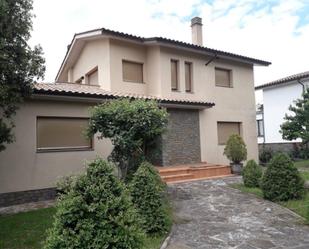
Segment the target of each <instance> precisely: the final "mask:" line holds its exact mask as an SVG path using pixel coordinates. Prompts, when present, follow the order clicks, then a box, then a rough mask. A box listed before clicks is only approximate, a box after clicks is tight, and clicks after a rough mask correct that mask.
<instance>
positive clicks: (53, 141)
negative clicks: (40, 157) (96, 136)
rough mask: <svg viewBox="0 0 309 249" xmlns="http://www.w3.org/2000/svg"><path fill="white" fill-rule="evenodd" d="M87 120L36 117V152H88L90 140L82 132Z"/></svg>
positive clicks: (90, 146) (90, 145) (90, 144)
mask: <svg viewBox="0 0 309 249" xmlns="http://www.w3.org/2000/svg"><path fill="white" fill-rule="evenodd" d="M88 122H89V119H88V118H66V117H37V150H38V151H62V150H64V151H65V150H89V149H91V148H92V141H91V139H87V138H86V137H85V135H84V131H85V129H86V127H87V126H88Z"/></svg>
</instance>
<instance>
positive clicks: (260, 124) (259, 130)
mask: <svg viewBox="0 0 309 249" xmlns="http://www.w3.org/2000/svg"><path fill="white" fill-rule="evenodd" d="M256 123H257V134H258V137H264V123H263V120H262V119H260V120H257V121H256Z"/></svg>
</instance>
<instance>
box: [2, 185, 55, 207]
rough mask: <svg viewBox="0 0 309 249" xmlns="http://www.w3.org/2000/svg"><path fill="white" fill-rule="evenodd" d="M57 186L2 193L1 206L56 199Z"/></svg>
mask: <svg viewBox="0 0 309 249" xmlns="http://www.w3.org/2000/svg"><path fill="white" fill-rule="evenodd" d="M56 195H57V192H56V189H55V188H46V189H36V190H29V191H19V192H11V193H3V194H0V207H8V206H12V205H18V204H24V203H28V202H37V201H45V200H52V199H55V198H56Z"/></svg>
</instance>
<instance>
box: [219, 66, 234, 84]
mask: <svg viewBox="0 0 309 249" xmlns="http://www.w3.org/2000/svg"><path fill="white" fill-rule="evenodd" d="M215 81H216V86H221V87H232V83H231V70H228V69H223V68H215Z"/></svg>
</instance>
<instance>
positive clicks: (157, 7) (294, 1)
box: [30, 0, 309, 102]
mask: <svg viewBox="0 0 309 249" xmlns="http://www.w3.org/2000/svg"><path fill="white" fill-rule="evenodd" d="M33 7H34V10H33V12H34V14H35V16H36V17H35V19H34V20H33V31H32V38H31V40H30V45H32V46H34V45H36V44H40V45H41V46H42V47H43V50H44V57H45V59H46V67H47V70H46V74H45V79H44V81H45V82H53V81H54V79H55V77H56V74H57V71H58V69H59V67H60V65H61V62H62V60H63V58H64V55H65V53H66V49H67V45H68V44H70V42H71V40H72V38H73V35H74V34H75V33H79V32H83V31H86V30H91V29H96V28H101V27H104V28H108V29H112V30H116V31H121V32H125V33H129V34H134V35H139V36H143V37H152V36H161V37H167V38H171V39H175V40H180V41H184V42H191V28H190V20H191V18H192V17H194V16H199V17H201V18H202V19H203V40H204V41H203V42H204V46H206V47H209V48H214V49H219V50H223V51H227V52H232V53H236V54H241V55H245V56H249V57H253V58H257V59H262V60H266V61H270V62H272V65H271V66H269V67H260V66H257V67H255V85H260V84H263V83H267V82H269V81H272V80H276V79H278V78H281V77H285V76H288V75H291V74H295V73H300V72H303V71H308V70H309V61H308V58H309V0H263V1H261V0H129V1H128V0H127V1H125V0H122V1H121V0H112V1H111V0H109V1H106V0H34V6H33ZM257 98H258V102H261V96H260V95H259V94H258V96H257Z"/></svg>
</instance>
